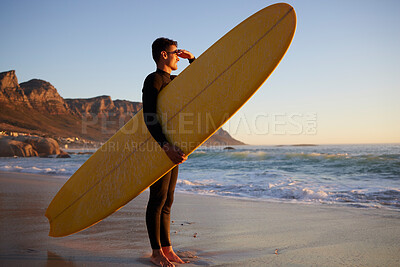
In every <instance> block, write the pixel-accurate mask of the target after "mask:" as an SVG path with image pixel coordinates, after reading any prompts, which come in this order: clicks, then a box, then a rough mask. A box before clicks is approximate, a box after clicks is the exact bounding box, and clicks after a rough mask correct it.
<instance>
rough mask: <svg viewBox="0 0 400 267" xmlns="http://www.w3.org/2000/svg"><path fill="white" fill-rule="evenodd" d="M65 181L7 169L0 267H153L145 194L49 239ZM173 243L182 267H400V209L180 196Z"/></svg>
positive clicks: (0, 203)
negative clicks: (52, 206) (49, 213)
mask: <svg viewBox="0 0 400 267" xmlns="http://www.w3.org/2000/svg"><path fill="white" fill-rule="evenodd" d="M64 182H65V179H63V178H60V177H53V176H47V175H34V174H21V173H4V172H0V212H1V216H0V237H1V239H0V240H1V241H0V266H124V265H126V266H153V265H152V264H151V263H150V261H149V256H150V245H149V241H148V238H147V232H146V228H145V221H144V216H145V207H146V202H147V197H148V193H147V191H146V192H145V193H143V194H142V195H140V196H139V197H137V198H136V199H134V200H133V201H131V202H130V203H129V204H128V205H126V206H125V207H124V208H122V209H121V210H119V211H118V212H116V213H115V214H113V215H111V216H110V217H108V218H107V219H105V220H103V221H102V222H100V223H98V224H96V225H95V226H93V227H91V228H89V229H87V230H84V231H82V232H80V233H77V234H74V235H71V236H68V237H63V238H52V237H49V236H48V230H49V225H48V222H47V219H46V217H45V216H44V213H45V210H46V208H47V206H48V204H49V203H50V201H51V199H52V198H53V196H54V195H55V194H56V192H57V191H58V190H59V189H60V188H61V186H62V185H63V183H64ZM172 220H173V223H172V225H171V236H172V241H173V245H174V247H175V250H177V251H178V254H179V255H181V256H182V257H183V258H184V259H186V260H190V261H191V263H189V264H185V265H181V266H187V267H190V266H199V265H200V266H201V265H205V266H207V265H210V266H216V265H218V266H400V212H399V211H390V210H382V209H360V208H351V207H339V206H333V205H332V206H331V205H322V204H299V203H273V202H262V201H248V200H235V199H226V198H220V197H207V196H198V195H189V194H178V193H177V194H176V198H175V203H174V206H173V211H172Z"/></svg>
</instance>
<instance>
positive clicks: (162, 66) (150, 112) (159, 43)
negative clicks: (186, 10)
mask: <svg viewBox="0 0 400 267" xmlns="http://www.w3.org/2000/svg"><path fill="white" fill-rule="evenodd" d="M177 46H178V43H177V42H176V41H173V40H170V39H167V38H158V39H156V40H155V41H154V42H153V44H152V54H153V59H154V61H155V62H156V65H157V70H156V71H155V72H153V73H151V74H149V75H148V76H147V77H146V79H145V81H144V85H143V90H142V92H143V96H142V98H143V99H142V100H143V115H144V120H145V123H146V126H147V128H148V129H149V132H150V133H151V135H152V136H153V138H154V139H155V140H156V141H157V143H158V144H159V145H160V146H161V148H162V149H163V150H164V152H165V153H166V154H167V156H168V157H169V158H170V160H171V161H172V162H173V163H174V164H180V163H182V162H184V161H185V160H186V155H185V154H184V153H183V152H182V150H181V149H180V148H179V147H177V146H175V145H173V144H170V143H169V142H168V140H167V138H166V137H165V135H164V133H163V131H162V127H161V125H160V123H159V120H158V118H157V96H158V93H159V92H160V91H161V90H162V89H163V88H164V87H165V86H167V84H168V83H169V82H171V80H172V79H174V78H175V77H176V76H171V72H172V71H173V70H177V69H178V65H177V63H178V61H179V57H181V58H186V59H189V62H190V63H192V62H193V60H194V59H195V58H194V56H193V54H192V53H190V52H189V51H186V50H182V49H179V50H178V49H177ZM177 179H178V165H177V166H175V167H174V168H173V169H172V170H171V171H170V172H168V173H167V174H165V175H164V176H163V177H162V178H161V179H160V180H158V181H157V182H156V183H154V184H153V185H152V186H151V187H150V198H149V202H148V204H147V210H146V226H147V232H148V234H149V239H150V244H151V248H152V249H153V252H152V255H151V261H152V262H153V263H154V264H156V265H158V266H175V265H174V264H172V262H177V263H185V262H184V261H182V259H180V258H179V257H178V256H177V255H176V254H175V252H174V251H173V249H172V246H171V240H170V231H169V230H170V211H171V206H172V202H173V198H174V191H175V185H176V181H177Z"/></svg>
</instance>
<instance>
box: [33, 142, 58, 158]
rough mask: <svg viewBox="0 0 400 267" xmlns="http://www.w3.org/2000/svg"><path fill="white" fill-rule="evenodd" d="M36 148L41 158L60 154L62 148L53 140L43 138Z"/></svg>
mask: <svg viewBox="0 0 400 267" xmlns="http://www.w3.org/2000/svg"><path fill="white" fill-rule="evenodd" d="M35 148H36V151H37V152H38V154H39V156H40V157H46V156H49V155H55V154H60V147H59V145H58V143H57V141H56V140H54V139H53V138H41V139H40V140H39V142H37V143H36V144H35Z"/></svg>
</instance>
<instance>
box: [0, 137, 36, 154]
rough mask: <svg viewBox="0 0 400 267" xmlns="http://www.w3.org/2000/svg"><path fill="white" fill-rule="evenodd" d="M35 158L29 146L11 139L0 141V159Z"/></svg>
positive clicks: (33, 151) (34, 152)
mask: <svg viewBox="0 0 400 267" xmlns="http://www.w3.org/2000/svg"><path fill="white" fill-rule="evenodd" d="M14 156H17V157H37V156H38V153H37V152H36V151H35V150H34V149H33V148H32V146H31V145H30V144H27V143H24V142H21V141H16V140H12V139H5V138H2V139H0V157H14Z"/></svg>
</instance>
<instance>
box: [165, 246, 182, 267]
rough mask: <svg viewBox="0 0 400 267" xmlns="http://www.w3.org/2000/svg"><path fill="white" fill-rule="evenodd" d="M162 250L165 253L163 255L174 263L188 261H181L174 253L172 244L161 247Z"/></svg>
mask: <svg viewBox="0 0 400 267" xmlns="http://www.w3.org/2000/svg"><path fill="white" fill-rule="evenodd" d="M162 251H163V253H164V255H165V257H167V258H168V260H170V261H172V262H176V263H188V261H187V262H185V261H183V260H182V259H181V258H179V256H178V255H176V254H175V252H174V250H173V249H172V246H169V247H162Z"/></svg>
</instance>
